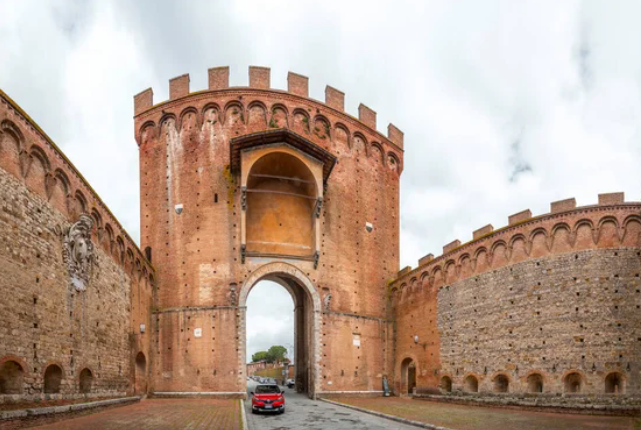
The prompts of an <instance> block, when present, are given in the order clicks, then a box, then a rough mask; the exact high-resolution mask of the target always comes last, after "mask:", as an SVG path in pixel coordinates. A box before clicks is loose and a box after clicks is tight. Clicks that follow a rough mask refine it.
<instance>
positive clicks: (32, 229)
mask: <svg viewBox="0 0 641 430" xmlns="http://www.w3.org/2000/svg"><path fill="white" fill-rule="evenodd" d="M0 201H1V202H2V209H1V210H0V240H1V241H2V246H1V247H0V292H2V296H3V299H2V300H1V301H0V374H1V375H0V382H1V383H0V389H1V390H3V393H0V403H2V402H7V401H15V400H20V399H33V398H38V397H42V396H43V392H44V380H45V372H46V369H47V368H48V366H49V365H52V364H54V365H57V366H59V367H60V368H61V370H62V375H61V377H62V378H61V384H60V390H59V393H52V394H48V395H50V396H51V397H77V396H80V395H83V396H105V395H122V394H124V393H125V392H132V391H133V389H134V388H133V387H134V380H135V378H136V376H135V374H134V364H133V363H134V360H135V354H136V353H138V352H142V353H143V354H144V355H145V357H146V360H147V361H148V357H149V354H148V350H149V334H147V335H141V334H140V333H139V326H140V324H141V323H145V324H146V325H147V326H148V325H149V322H150V311H151V296H152V281H153V280H152V275H153V269H152V267H151V266H150V265H149V264H148V263H147V262H146V261H145V260H144V258H143V257H142V255H141V253H140V251H139V250H138V249H137V247H136V246H135V244H134V243H133V242H132V241H131V239H130V238H129V237H128V236H127V235H126V233H125V232H124V231H123V230H122V228H121V227H120V225H119V224H118V223H117V221H116V220H115V219H114V218H113V216H112V215H111V213H110V212H109V211H108V209H106V207H105V206H104V203H102V201H101V200H100V199H99V198H98V196H97V195H96V194H95V193H94V192H93V190H92V189H91V188H90V187H89V186H88V185H87V184H86V182H85V180H84V179H83V178H82V176H81V175H80V174H79V173H78V172H77V171H76V170H75V168H74V167H73V165H71V163H70V162H69V161H68V160H67V159H66V158H65V157H64V155H62V153H61V152H60V151H59V150H58V149H57V147H56V146H55V144H53V142H51V140H50V139H49V138H48V137H47V136H46V135H45V134H44V132H42V131H41V130H40V129H39V128H38V126H37V125H36V124H35V123H34V122H33V121H32V120H31V119H30V118H29V117H28V116H27V115H26V114H25V113H24V112H23V111H22V110H21V109H20V108H19V107H18V106H17V105H16V104H15V103H14V102H13V101H11V99H9V97H8V96H6V95H5V94H4V93H2V92H0ZM81 213H87V214H91V216H92V218H93V221H94V229H93V231H92V234H91V236H92V242H93V244H94V248H95V257H94V263H93V267H92V275H91V279H90V281H89V283H88V286H87V288H86V290H85V291H83V292H79V291H76V289H75V288H73V287H72V286H71V284H70V276H69V273H68V269H67V265H66V263H65V261H64V260H63V242H62V235H61V234H62V232H63V231H64V230H65V228H67V227H69V226H70V225H72V224H73V223H75V222H76V221H77V220H78V217H79V215H80V214H81ZM14 363H16V364H17V365H18V366H19V367H20V368H21V370H22V378H21V379H12V374H11V372H10V368H11V366H13V365H14ZM8 369H9V370H8ZM84 369H89V371H90V372H91V375H92V377H93V378H92V385H91V388H90V390H89V392H88V393H84V392H83V393H81V387H80V385H81V381H80V379H81V378H80V374H81V372H82V371H83V370H84ZM7 372H9V373H7ZM85 373H86V372H85ZM142 377H145V375H139V378H138V379H140V378H142ZM14 381H19V382H20V381H21V383H18V385H19V386H15V385H13V382H14Z"/></svg>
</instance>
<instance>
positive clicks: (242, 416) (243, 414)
mask: <svg viewBox="0 0 641 430" xmlns="http://www.w3.org/2000/svg"><path fill="white" fill-rule="evenodd" d="M238 404H239V405H240V419H241V425H242V429H243V430H248V427H247V411H245V401H244V400H243V399H238Z"/></svg>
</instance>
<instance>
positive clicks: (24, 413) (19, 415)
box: [0, 397, 140, 421]
mask: <svg viewBox="0 0 641 430" xmlns="http://www.w3.org/2000/svg"><path fill="white" fill-rule="evenodd" d="M137 401H140V397H123V398H120V399H108V400H98V401H96V402H88V403H77V404H74V405H62V406H48V407H44V408H27V409H17V410H14V411H1V412H0V421H7V420H17V419H24V418H30V417H38V416H42V415H55V414H64V413H68V412H78V411H84V410H87V409H93V408H99V407H101V406H111V405H118V404H124V403H133V402H137Z"/></svg>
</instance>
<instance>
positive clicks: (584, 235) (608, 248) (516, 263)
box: [391, 203, 641, 399]
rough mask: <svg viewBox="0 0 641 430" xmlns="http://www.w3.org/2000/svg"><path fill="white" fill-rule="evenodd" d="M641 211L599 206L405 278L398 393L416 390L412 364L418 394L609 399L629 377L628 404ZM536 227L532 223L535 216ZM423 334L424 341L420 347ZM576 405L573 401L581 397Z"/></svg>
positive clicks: (397, 286) (635, 380) (634, 389)
mask: <svg viewBox="0 0 641 430" xmlns="http://www.w3.org/2000/svg"><path fill="white" fill-rule="evenodd" d="M640 211H641V204H639V203H626V204H618V205H616V206H609V207H608V206H589V207H584V208H576V209H575V210H573V211H569V212H568V211H564V212H563V213H558V214H549V215H545V216H541V217H536V218H532V219H531V220H529V221H525V222H521V223H520V224H518V225H516V226H514V227H509V228H504V229H501V230H498V231H496V232H494V233H492V234H490V235H486V236H482V237H481V238H480V239H479V240H476V241H472V242H470V243H467V244H464V245H462V246H460V247H459V248H457V249H455V250H454V251H452V252H450V253H448V254H444V255H442V256H440V257H438V258H436V259H434V260H432V261H429V262H426V263H425V264H423V265H421V266H419V267H418V268H416V269H414V270H412V271H410V272H407V273H404V274H402V275H401V276H400V277H399V279H397V280H396V281H395V282H394V283H393V284H392V285H391V290H392V302H391V303H392V315H393V317H394V318H395V321H396V333H395V351H396V354H395V388H396V389H397V391H399V392H402V391H404V390H407V383H406V382H405V381H404V380H403V379H404V378H405V373H404V372H403V371H402V370H401V369H402V363H403V362H404V361H406V360H407V359H412V360H414V363H415V364H416V366H417V372H416V375H417V378H416V380H417V381H416V382H417V389H418V390H427V391H429V390H433V391H434V392H437V393H438V392H439V386H441V387H444V384H443V383H444V380H443V379H441V378H443V377H447V378H450V380H451V381H452V389H453V390H454V391H457V390H459V391H467V390H468V388H467V387H466V385H465V383H464V381H465V378H467V377H468V376H470V375H471V376H473V377H475V378H477V379H478V383H479V391H481V392H493V391H496V390H497V387H496V385H495V382H496V377H497V376H498V375H504V376H505V377H506V378H507V381H508V384H509V387H508V391H509V392H514V393H524V392H530V391H531V390H532V389H531V387H530V386H528V377H529V376H530V375H532V374H539V375H541V377H542V382H543V393H545V394H554V393H566V392H567V391H568V389H567V388H566V387H565V386H564V381H565V377H566V376H567V375H568V374H570V373H571V372H577V373H578V374H580V375H581V380H582V385H581V388H580V392H581V393H584V394H603V393H605V392H606V382H605V380H606V376H607V375H609V374H612V373H613V372H616V373H618V374H619V375H620V380H621V382H619V383H618V385H619V386H618V388H617V389H618V394H619V395H620V396H621V395H627V396H635V395H638V394H639V393H640V392H641V381H639V366H640V363H639V357H640V356H641V341H639V339H641V330H640V329H639V327H640V326H641V325H640V323H641V317H640V315H641V314H640V313H639V309H640V308H641V294H640V293H639V291H641V281H640V279H639V273H641V259H640V258H639V256H640V254H641V251H640V249H639V233H640V232H641V218H640V216H639V212H640ZM528 219H529V217H528ZM414 335H418V337H419V341H418V343H415V342H414ZM570 399H572V397H570Z"/></svg>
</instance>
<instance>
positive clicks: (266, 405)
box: [251, 384, 285, 414]
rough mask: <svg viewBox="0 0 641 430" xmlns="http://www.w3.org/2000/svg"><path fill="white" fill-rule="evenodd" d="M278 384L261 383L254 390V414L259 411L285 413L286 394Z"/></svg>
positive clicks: (252, 393)
mask: <svg viewBox="0 0 641 430" xmlns="http://www.w3.org/2000/svg"><path fill="white" fill-rule="evenodd" d="M283 394H284V391H281V389H280V387H279V386H278V385H273V384H260V385H257V386H256V391H252V392H251V395H252V414H255V413H258V412H279V413H281V414H282V413H285V396H283Z"/></svg>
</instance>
